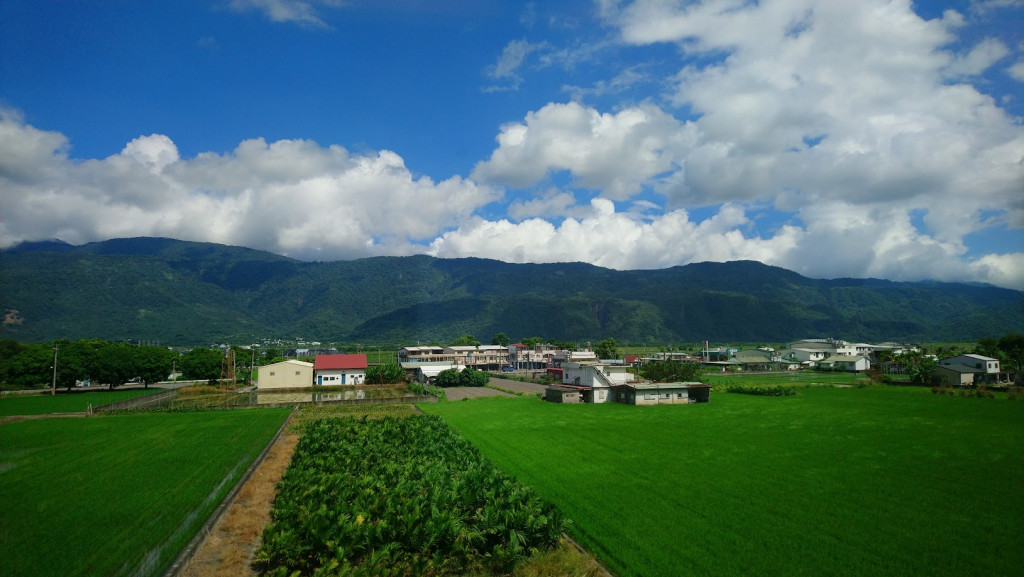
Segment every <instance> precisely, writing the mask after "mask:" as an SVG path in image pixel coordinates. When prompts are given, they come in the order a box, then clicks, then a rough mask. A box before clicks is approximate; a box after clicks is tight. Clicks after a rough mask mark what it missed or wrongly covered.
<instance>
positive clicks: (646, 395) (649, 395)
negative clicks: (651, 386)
mask: <svg viewBox="0 0 1024 577" xmlns="http://www.w3.org/2000/svg"><path fill="white" fill-rule="evenodd" d="M657 398H658V395H655V394H654V393H644V399H646V400H648V401H653V400H654V399H657Z"/></svg>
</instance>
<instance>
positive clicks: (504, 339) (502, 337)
mask: <svg viewBox="0 0 1024 577" xmlns="http://www.w3.org/2000/svg"><path fill="white" fill-rule="evenodd" d="M511 342H512V339H510V338H508V335H506V334H505V333H498V334H496V335H494V338H493V339H491V344H492V345H501V346H503V347H507V346H508V345H509V343H511Z"/></svg>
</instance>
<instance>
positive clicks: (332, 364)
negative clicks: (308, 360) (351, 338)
mask: <svg viewBox="0 0 1024 577" xmlns="http://www.w3.org/2000/svg"><path fill="white" fill-rule="evenodd" d="M367 364H368V363H367V362H366V354H364V353H359V354H356V355H317V357H316V362H314V363H313V369H314V370H317V371H329V370H338V369H365V368H366V367H367Z"/></svg>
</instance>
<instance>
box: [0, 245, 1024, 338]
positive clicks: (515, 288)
mask: <svg viewBox="0 0 1024 577" xmlns="http://www.w3.org/2000/svg"><path fill="white" fill-rule="evenodd" d="M0 307H2V308H3V310H4V321H3V325H2V329H0V336H2V337H3V338H15V339H19V340H25V341H41V340H49V339H53V338H72V339H74V338H103V339H113V340H117V339H132V340H139V339H141V340H158V341H160V342H163V343H167V344H182V345H189V344H197V343H206V342H210V341H233V342H245V341H249V340H250V339H255V338H258V337H281V338H296V337H302V338H307V339H317V340H322V341H349V342H367V343H373V342H376V343H415V342H417V341H420V342H429V341H432V340H437V341H441V342H447V341H448V340H450V339H452V338H454V337H456V336H459V335H463V334H473V335H476V336H477V337H478V338H479V339H481V340H489V339H490V337H491V336H492V335H493V334H495V333H498V332H503V333H506V334H507V335H509V336H510V337H512V338H513V339H518V338H524V337H528V336H542V337H550V338H558V339H561V340H570V341H580V342H582V341H587V340H590V341H594V340H600V339H603V338H607V337H614V338H616V339H619V340H621V341H628V342H632V343H639V342H652V343H653V342H661V343H667V342H698V341H701V340H712V341H726V340H728V341H763V342H783V341H787V340H791V339H797V338H805V337H818V336H823V337H824V336H832V337H837V338H845V339H848V340H865V341H881V340H896V339H903V340H914V341H927V340H961V339H962V340H975V339H977V338H980V337H985V336H993V335H1001V334H1004V333H1007V332H1013V331H1016V332H1022V331H1024V293H1022V292H1021V291H1013V290H1008V289H1001V288H996V287H990V286H975V285H966V284H952V283H937V282H921V283H897V282H889V281H882V280H872V279H868V280H863V279H838V280H816V279H809V278H806V277H803V276H800V275H798V274H796V273H794V272H791V271H787V270H784V269H781V268H777V267H770V266H766V265H763V264H760V263H756V262H731V263H700V264H691V265H686V266H679V267H673V268H670V269H663V270H645V271H615V270H610V269H604V268H600V267H595V266H592V265H588V264H583V263H560V264H509V263H504V262H499V261H493V260H484V259H475V258H464V259H436V258H432V257H427V256H412V257H379V258H368V259H360V260H354V261H339V262H302V261H298V260H294V259H290V258H287V257H283V256H279V255H274V254H270V253H266V252H261V251H256V250H250V249H245V248H239V247H228V246H222V245H217V244H209V243H195V242H185V241H177V240H171V239H159V238H136V239H116V240H110V241H106V242H98V243H90V244H86V245H82V246H77V247H76V246H71V245H67V244H64V243H61V242H59V241H51V242H43V243H30V244H23V245H20V246H18V247H15V248H13V249H8V250H5V251H2V252H0Z"/></svg>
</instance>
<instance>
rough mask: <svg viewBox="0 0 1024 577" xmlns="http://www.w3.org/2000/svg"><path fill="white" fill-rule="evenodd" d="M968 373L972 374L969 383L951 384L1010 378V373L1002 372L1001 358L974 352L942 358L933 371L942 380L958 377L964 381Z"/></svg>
mask: <svg viewBox="0 0 1024 577" xmlns="http://www.w3.org/2000/svg"><path fill="white" fill-rule="evenodd" d="M967 374H970V375H971V377H970V382H969V383H967V382H960V383H950V384H962V385H963V384H966V385H970V384H975V385H977V384H994V383H999V382H1002V381H1006V380H1009V375H1003V374H1002V372H1001V369H1000V367H999V359H993V358H992V357H986V356H983V355H974V354H966V355H957V356H955V357H949V358H945V359H941V360H940V361H939V364H938V366H937V367H936V368H935V371H934V372H933V375H934V376H935V377H936V378H938V379H940V381H941V380H943V379H945V380H947V381H953V380H956V379H957V378H959V380H961V381H964V380H966V379H967V376H966V375H967Z"/></svg>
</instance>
